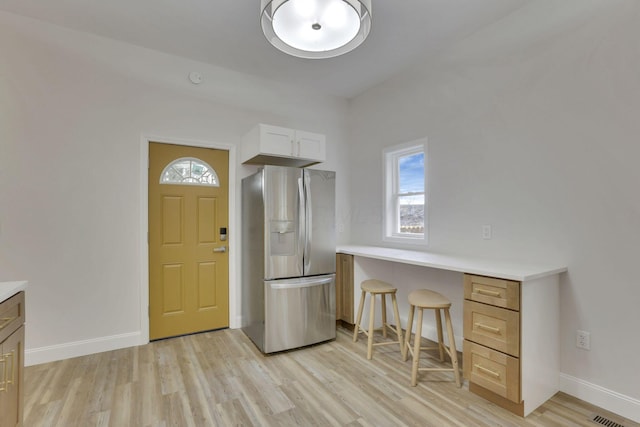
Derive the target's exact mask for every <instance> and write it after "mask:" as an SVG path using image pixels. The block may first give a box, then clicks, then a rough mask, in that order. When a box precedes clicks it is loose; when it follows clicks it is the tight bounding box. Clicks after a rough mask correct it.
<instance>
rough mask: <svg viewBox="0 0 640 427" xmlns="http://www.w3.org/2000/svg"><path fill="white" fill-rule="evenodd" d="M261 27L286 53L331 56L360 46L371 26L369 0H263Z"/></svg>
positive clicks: (314, 57)
mask: <svg viewBox="0 0 640 427" xmlns="http://www.w3.org/2000/svg"><path fill="white" fill-rule="evenodd" d="M261 23H262V31H263V32H264V35H265V36H266V38H267V40H269V42H270V43H271V44H272V45H274V46H275V47H277V48H278V49H280V50H281V51H283V52H285V53H288V54H289V55H293V56H297V57H300V58H308V59H320V58H332V57H334V56H338V55H342V54H344V53H347V52H349V51H351V50H353V49H355V48H356V47H357V46H359V45H360V44H361V43H362V42H363V41H364V40H365V39H366V38H367V35H369V31H370V30H371V0H262V7H261Z"/></svg>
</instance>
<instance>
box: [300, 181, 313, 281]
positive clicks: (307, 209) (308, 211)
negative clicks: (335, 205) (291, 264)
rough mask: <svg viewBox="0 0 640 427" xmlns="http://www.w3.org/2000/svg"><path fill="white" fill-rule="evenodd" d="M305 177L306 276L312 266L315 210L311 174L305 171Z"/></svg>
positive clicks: (304, 257) (304, 254)
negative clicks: (312, 234) (312, 232)
mask: <svg viewBox="0 0 640 427" xmlns="http://www.w3.org/2000/svg"><path fill="white" fill-rule="evenodd" d="M303 176H304V194H305V200H304V211H305V214H306V215H305V231H306V233H305V239H304V252H303V255H302V256H303V259H304V274H308V272H309V267H310V266H311V238H312V236H311V230H312V228H313V216H312V211H313V209H312V208H311V207H312V206H313V205H312V204H311V191H309V189H310V188H311V187H310V186H311V178H310V177H309V174H308V173H307V171H303Z"/></svg>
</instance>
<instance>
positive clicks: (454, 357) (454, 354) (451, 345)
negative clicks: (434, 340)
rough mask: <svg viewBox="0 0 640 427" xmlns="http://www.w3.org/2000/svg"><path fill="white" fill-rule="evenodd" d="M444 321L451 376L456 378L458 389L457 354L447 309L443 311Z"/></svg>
mask: <svg viewBox="0 0 640 427" xmlns="http://www.w3.org/2000/svg"><path fill="white" fill-rule="evenodd" d="M444 319H445V322H446V324H447V333H448V335H449V351H450V352H451V365H452V366H453V374H454V375H455V377H456V386H458V387H460V370H459V369H458V353H457V351H456V341H455V339H454V338H453V325H452V324H451V316H450V315H449V309H448V308H445V309H444Z"/></svg>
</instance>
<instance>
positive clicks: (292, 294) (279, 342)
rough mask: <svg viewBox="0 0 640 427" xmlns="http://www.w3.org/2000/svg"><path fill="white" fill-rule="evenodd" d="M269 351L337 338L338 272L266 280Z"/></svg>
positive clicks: (266, 349) (266, 335)
mask: <svg viewBox="0 0 640 427" xmlns="http://www.w3.org/2000/svg"><path fill="white" fill-rule="evenodd" d="M264 286H265V337H264V349H263V351H264V352H265V353H273V352H276V351H282V350H289V349H292V348H298V347H303V346H306V345H310V344H315V343H319V342H322V341H327V340H331V339H335V337H336V284H335V274H329V275H324V276H314V277H303V278H297V279H286V280H269V281H266V282H265V285H264Z"/></svg>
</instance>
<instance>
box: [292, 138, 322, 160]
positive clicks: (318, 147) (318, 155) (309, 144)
mask: <svg viewBox="0 0 640 427" xmlns="http://www.w3.org/2000/svg"><path fill="white" fill-rule="evenodd" d="M295 145H296V147H295V152H296V155H297V157H301V158H303V159H313V160H317V161H320V162H323V161H325V160H326V153H325V136H324V135H320V134H317V133H311V132H304V131H296V134H295Z"/></svg>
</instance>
